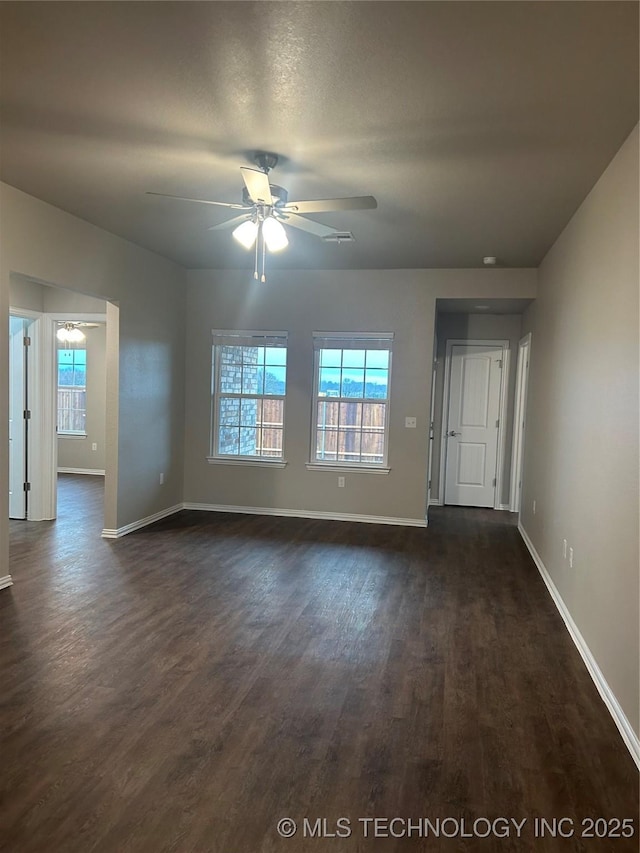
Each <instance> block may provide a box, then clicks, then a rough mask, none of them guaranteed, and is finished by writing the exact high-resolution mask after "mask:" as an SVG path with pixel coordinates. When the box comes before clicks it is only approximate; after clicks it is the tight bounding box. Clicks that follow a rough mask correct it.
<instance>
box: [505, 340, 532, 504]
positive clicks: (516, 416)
mask: <svg viewBox="0 0 640 853" xmlns="http://www.w3.org/2000/svg"><path fill="white" fill-rule="evenodd" d="M530 362H531V333H529V334H528V335H525V336H524V338H521V340H520V341H519V342H518V364H517V368H516V392H515V409H514V413H513V452H512V455H511V492H510V495H509V497H510V504H509V509H510V511H511V512H520V499H521V496H522V459H523V455H524V442H525V434H524V428H525V421H526V417H527V392H528V387H529V364H530Z"/></svg>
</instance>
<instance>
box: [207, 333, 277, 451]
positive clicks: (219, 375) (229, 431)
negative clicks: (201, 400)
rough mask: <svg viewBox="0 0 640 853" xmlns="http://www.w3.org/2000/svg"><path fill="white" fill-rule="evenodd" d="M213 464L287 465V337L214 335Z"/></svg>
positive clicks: (237, 334)
mask: <svg viewBox="0 0 640 853" xmlns="http://www.w3.org/2000/svg"><path fill="white" fill-rule="evenodd" d="M211 375H212V388H211V391H212V429H211V456H210V457H209V458H210V459H211V461H217V460H226V461H238V462H240V461H246V462H256V461H263V462H269V461H272V462H277V461H284V410H285V396H286V391H287V333H286V332H236V331H214V333H213V346H212V374H211Z"/></svg>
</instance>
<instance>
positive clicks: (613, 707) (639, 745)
mask: <svg viewBox="0 0 640 853" xmlns="http://www.w3.org/2000/svg"><path fill="white" fill-rule="evenodd" d="M518 530H519V531H520V535H521V536H522V539H523V541H524V544H525V545H526V546H527V548H528V549H529V553H530V554H531V556H532V558H533V562H534V563H535V564H536V566H537V568H538V571H539V572H540V575H541V576H542V580H543V581H544V582H545V584H546V585H547V589H548V590H549V593H550V594H551V598H553V601H554V603H555V605H556V607H557V608H558V611H559V613H560V615H561V616H562V619H563V620H564V624H565V625H566V626H567V630H568V631H569V634H570V635H571V639H572V640H573V642H574V643H575V646H576V648H577V649H578V651H579V652H580V656H581V657H582V660H583V661H584V664H585V666H586V667H587V670H588V672H589V675H590V676H591V678H592V679H593V682H594V684H595V685H596V687H597V688H598V693H599V694H600V696H601V697H602V701H603V702H604V704H605V705H606V706H607V708H608V710H609V713H610V714H611V716H612V717H613V720H614V722H615V724H616V726H617V727H618V730H619V731H620V734H621V735H622V739H623V741H624V742H625V745H626V747H627V749H628V750H629V752H630V753H631V757H632V758H633V760H634V761H635V763H636V764H637V765H638V768H640V738H639V737H638V735H637V734H636V733H635V732H634V730H633V728H632V726H631V723H630V722H629V720H628V719H627V716H626V714H625V713H624V711H623V710H622V707H621V706H620V703H619V702H618V700H617V699H616V697H615V694H614V693H613V691H612V689H611V688H610V687H609V685H608V683H607V680H606V678H605V677H604V675H603V674H602V670H601V669H600V667H599V666H598V664H597V662H596V659H595V658H594V656H593V655H592V653H591V650H590V649H589V646H588V645H587V643H586V641H585V639H584V637H583V636H582V634H581V633H580V630H579V629H578V626H577V625H576V623H575V622H574V621H573V618H572V616H571V613H570V612H569V609H568V608H567V605H566V604H565V603H564V601H563V599H562V596H561V595H560V593H559V592H558V590H557V588H556V585H555V584H554V582H553V579H552V578H551V575H550V574H549V572H548V571H547V569H546V567H545V565H544V563H543V562H542V559H541V558H540V555H539V554H538V552H537V551H536V549H535V546H534V544H533V542H532V541H531V539H530V538H529V535H528V534H527V531H526V530H525V529H524V527H523V526H522V524H521V523H518Z"/></svg>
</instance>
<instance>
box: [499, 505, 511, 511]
mask: <svg viewBox="0 0 640 853" xmlns="http://www.w3.org/2000/svg"><path fill="white" fill-rule="evenodd" d="M498 509H499V510H501V511H503V512H504V511H505V510H506V511H507V512H509V510H510V509H511V507H510V505H509V504H498Z"/></svg>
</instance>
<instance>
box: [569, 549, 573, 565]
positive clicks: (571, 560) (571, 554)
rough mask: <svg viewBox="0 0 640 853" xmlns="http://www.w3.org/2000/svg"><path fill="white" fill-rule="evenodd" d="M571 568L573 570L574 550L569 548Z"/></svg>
mask: <svg viewBox="0 0 640 853" xmlns="http://www.w3.org/2000/svg"><path fill="white" fill-rule="evenodd" d="M569 568H570V569H572V568H573V548H569Z"/></svg>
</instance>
